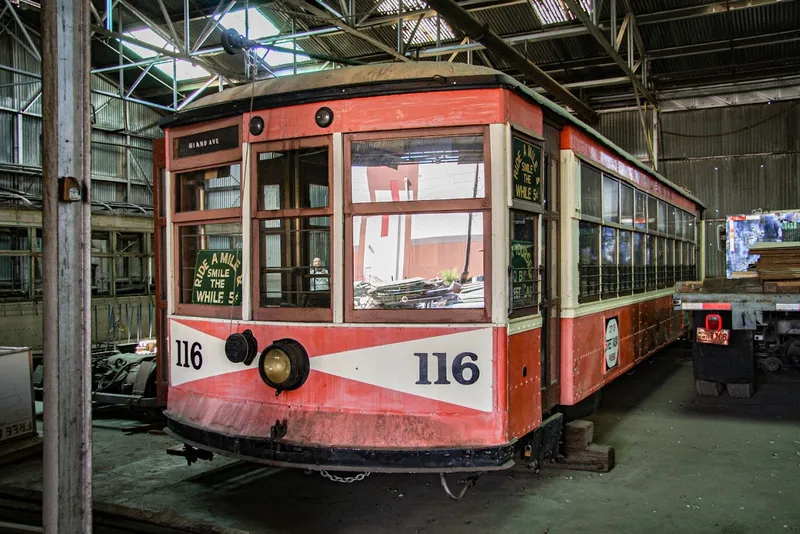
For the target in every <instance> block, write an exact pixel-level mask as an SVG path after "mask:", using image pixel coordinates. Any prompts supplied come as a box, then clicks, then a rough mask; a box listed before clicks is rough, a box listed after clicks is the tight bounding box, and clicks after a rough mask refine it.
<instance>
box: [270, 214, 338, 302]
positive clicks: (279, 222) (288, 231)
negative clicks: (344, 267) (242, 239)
mask: <svg viewBox="0 0 800 534" xmlns="http://www.w3.org/2000/svg"><path fill="white" fill-rule="evenodd" d="M259 266H260V273H259V295H260V305H261V307H266V308H281V307H282V308H330V306H331V274H332V269H331V232H330V218H329V217H298V218H294V219H271V220H265V221H261V222H260V223H259Z"/></svg>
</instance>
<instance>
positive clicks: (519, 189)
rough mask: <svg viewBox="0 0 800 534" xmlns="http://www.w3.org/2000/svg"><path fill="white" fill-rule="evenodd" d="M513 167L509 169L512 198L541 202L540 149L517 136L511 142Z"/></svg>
mask: <svg viewBox="0 0 800 534" xmlns="http://www.w3.org/2000/svg"><path fill="white" fill-rule="evenodd" d="M512 149H513V157H514V167H513V169H512V171H511V177H512V187H513V192H512V195H513V198H515V199H518V200H527V201H529V202H539V203H541V202H542V149H541V148H540V147H538V146H536V145H534V144H532V143H529V142H527V141H523V140H522V139H520V138H518V137H514V138H513V142H512Z"/></svg>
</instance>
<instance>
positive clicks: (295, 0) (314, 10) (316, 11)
mask: <svg viewBox="0 0 800 534" xmlns="http://www.w3.org/2000/svg"><path fill="white" fill-rule="evenodd" d="M6 1H8V0H6ZM289 3H291V4H294V5H296V6H297V7H299V8H301V9H304V10H306V11H308V12H309V13H311V14H312V15H314V16H315V17H317V18H319V19H322V20H324V21H326V22H328V23H330V24H333V25H334V26H336V27H337V28H339V29H341V30H342V31H344V32H345V33H348V34H350V35H352V36H354V37H358V38H359V39H361V40H363V41H366V42H368V43H369V44H371V45H372V46H374V47H375V48H378V49H379V50H381V51H383V52H386V53H387V54H389V55H390V56H392V57H394V58H396V59H399V60H400V61H411V60H410V59H408V58H407V57H405V56H404V55H403V54H401V53H400V52H398V51H397V50H395V49H394V48H392V47H391V46H387V45H386V44H385V43H382V42H381V41H379V40H377V39H375V38H373V37H370V36H369V35H367V34H365V33H363V32H360V31H358V30H356V29H355V28H353V27H351V26H348V25H347V24H345V23H344V22H342V21H341V20H338V19H335V18H332V17H329V16H328V15H327V13H325V12H324V11H323V10H322V9H320V8H318V7H315V6H313V5H311V4H308V3H306V2H304V1H303V0H289ZM288 38H291V36H289V37H288Z"/></svg>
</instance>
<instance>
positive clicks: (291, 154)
mask: <svg viewBox="0 0 800 534" xmlns="http://www.w3.org/2000/svg"><path fill="white" fill-rule="evenodd" d="M256 172H257V176H258V209H259V210H262V211H264V210H280V209H283V210H286V209H296V208H326V207H328V203H329V198H328V196H329V194H328V148H327V147H312V148H302V149H298V150H284V151H273V152H261V153H259V154H258V169H257V171H256Z"/></svg>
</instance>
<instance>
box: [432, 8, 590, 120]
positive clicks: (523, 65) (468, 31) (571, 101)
mask: <svg viewBox="0 0 800 534" xmlns="http://www.w3.org/2000/svg"><path fill="white" fill-rule="evenodd" d="M428 5H430V6H431V7H432V8H434V9H435V10H436V11H437V12H438V13H439V14H440V15H441V16H442V17H443V18H444V19H445V20H447V22H449V23H450V24H451V25H452V26H455V27H456V28H458V29H460V30H461V31H462V32H464V34H465V35H466V36H468V37H470V38H471V39H475V40H476V41H480V42H481V43H483V44H484V45H485V46H486V48H487V49H488V50H489V51H491V52H493V53H494V54H497V55H499V56H501V57H502V58H504V59H505V60H506V61H508V62H509V64H510V65H511V66H512V67H513V68H515V69H517V70H518V71H520V72H521V73H523V74H524V75H525V77H526V78H527V79H528V80H530V81H531V82H533V83H535V84H537V85H541V86H542V87H544V88H545V89H546V90H547V91H549V92H550V94H552V95H553V96H555V97H556V98H558V99H559V100H561V102H563V103H564V104H565V105H567V106H569V107H571V108H572V109H574V110H575V112H576V113H577V114H578V115H579V116H580V117H582V118H584V119H586V120H587V121H589V122H595V121H596V120H597V114H596V113H595V112H594V111H592V109H591V108H590V107H589V106H587V105H586V104H585V103H584V102H582V101H581V100H580V99H579V98H578V97H576V96H575V95H573V94H572V93H571V92H570V91H569V89H566V88H565V87H563V86H562V85H560V84H559V83H558V82H556V81H555V80H554V79H553V78H551V77H550V76H548V75H547V74H546V73H545V72H544V71H543V70H541V69H540V68H539V67H537V66H536V65H534V64H533V63H531V62H530V61H529V60H528V59H527V58H526V57H525V56H523V55H522V54H521V53H519V52H518V51H517V50H516V49H514V48H513V47H511V46H509V45H508V44H507V43H505V42H504V41H503V40H502V39H500V37H498V36H497V34H495V33H494V32H493V31H492V30H490V29H489V27H488V26H487V25H486V24H483V23H481V22H478V21H477V20H476V19H475V18H474V17H473V16H472V15H470V14H469V13H467V12H466V11H465V10H464V8H463V7H461V6H459V5H458V4H457V3H456V2H454V1H453V0H428Z"/></svg>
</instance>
